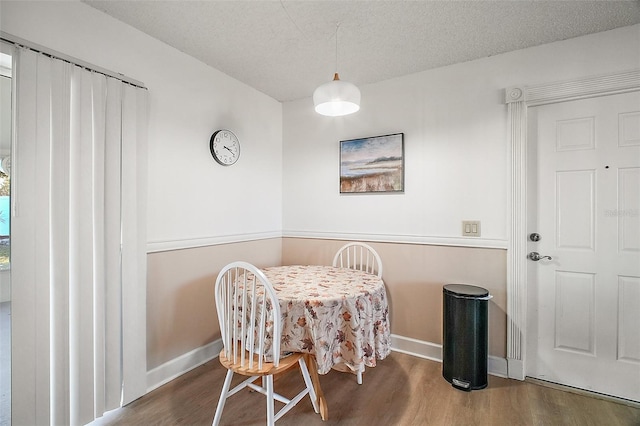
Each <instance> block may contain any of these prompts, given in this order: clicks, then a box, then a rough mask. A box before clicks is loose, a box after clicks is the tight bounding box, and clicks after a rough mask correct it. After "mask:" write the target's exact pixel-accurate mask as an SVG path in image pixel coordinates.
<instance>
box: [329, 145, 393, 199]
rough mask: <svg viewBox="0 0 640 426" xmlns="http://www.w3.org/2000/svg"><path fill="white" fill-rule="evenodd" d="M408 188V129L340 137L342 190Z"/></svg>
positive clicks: (361, 190)
mask: <svg viewBox="0 0 640 426" xmlns="http://www.w3.org/2000/svg"><path fill="white" fill-rule="evenodd" d="M375 192H404V133H395V134H392V135H385V136H373V137H369V138H362V139H351V140H347V141H340V193H341V194H352V193H375Z"/></svg>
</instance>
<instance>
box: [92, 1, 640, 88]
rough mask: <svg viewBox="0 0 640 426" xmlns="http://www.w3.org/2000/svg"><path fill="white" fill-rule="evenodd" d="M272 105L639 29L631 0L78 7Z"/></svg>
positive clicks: (639, 10) (637, 8) (638, 8)
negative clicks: (318, 91) (344, 85)
mask: <svg viewBox="0 0 640 426" xmlns="http://www.w3.org/2000/svg"><path fill="white" fill-rule="evenodd" d="M82 1H84V2H85V3H87V4H88V5H90V6H92V7H95V8H96V9H99V10H102V11H104V12H106V13H107V14H109V15H111V16H113V17H115V18H117V19H119V20H121V21H123V22H126V23H127V24H129V25H132V26H133V27H136V28H138V29H139V30H141V31H143V32H145V33H147V34H149V35H151V36H153V37H155V38H157V39H159V40H162V41H163V42H165V43H167V44H169V45H171V46H173V47H175V48H176V49H179V50H181V51H182V52H185V53H187V54H189V55H191V56H193V57H195V58H197V59H199V60H201V61H202V62H204V63H207V64H209V65H211V66H212V67H214V68H216V69H218V70H220V71H222V72H224V73H226V74H228V75H230V76H232V77H234V78H236V79H238V80H240V81H242V82H244V83H246V84H248V85H249V86H252V87H254V88H255V89H257V90H259V91H261V92H263V93H266V94H267V95H269V96H271V97H273V98H275V99H277V100H279V101H289V100H295V99H300V98H304V97H308V96H311V94H312V93H313V90H314V89H315V88H316V87H317V86H318V85H320V84H322V83H325V82H327V81H329V80H331V79H332V77H333V73H334V71H335V69H336V38H335V33H336V25H337V24H338V23H339V24H340V29H339V32H338V55H337V69H338V71H339V73H340V77H341V79H342V80H346V81H350V82H352V83H355V84H356V85H363V84H367V83H375V82H378V81H382V80H387V79H390V78H394V77H399V76H403V75H407V74H411V73H415V72H419V71H424V70H427V69H431V68H436V67H442V66H445V65H450V64H454V63H459V62H464V61H469V60H473V59H477V58H482V57H486V56H491V55H496V54H499V53H504V52H509V51H513V50H517V49H522V48H525V47H530V46H536V45H540V44H544V43H550V42H553V41H557V40H564V39H568V38H572V37H578V36H582V35H585V34H590V33H596V32H600V31H606V30H610V29H613V28H618V27H623V26H627V25H633V24H636V23H639V22H640V2H638V1H607V0H600V1H584V0H571V1H546V0H537V1H529V0H511V1H477V0H476V1H399V0H396V1H346V0H343V1H284V0H282V1H265V0H263V1H258V0H254V1H237V0H236V1H213V0H208V1H194V0H190V1H177V0H173V1H163V0H153V1H149V0H117V1H108V0H82Z"/></svg>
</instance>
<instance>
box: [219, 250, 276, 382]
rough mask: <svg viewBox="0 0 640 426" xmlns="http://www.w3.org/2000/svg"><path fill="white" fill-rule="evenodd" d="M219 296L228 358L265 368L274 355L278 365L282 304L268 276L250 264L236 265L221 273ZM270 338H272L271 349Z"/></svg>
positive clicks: (220, 318) (245, 365) (225, 350)
mask: <svg viewBox="0 0 640 426" xmlns="http://www.w3.org/2000/svg"><path fill="white" fill-rule="evenodd" d="M215 297H216V308H217V311H218V322H219V323H220V332H221V334H222V342H223V346H224V353H225V354H226V356H227V358H228V359H230V360H233V363H234V364H238V363H239V364H240V365H241V366H242V367H246V368H249V369H254V368H256V367H257V368H259V369H261V368H262V367H263V362H264V358H265V356H269V355H270V356H271V357H272V362H273V363H274V364H275V365H276V366H277V365H278V363H279V360H280V338H281V334H282V330H281V328H280V315H281V313H280V304H279V303H278V299H277V296H276V293H275V290H274V289H273V286H272V285H271V283H270V282H269V280H268V279H267V278H266V277H265V276H264V273H263V272H262V271H261V270H260V269H258V268H256V267H255V266H253V265H251V264H250V263H247V262H233V263H231V264H229V265H227V266H225V268H224V269H223V270H222V271H221V272H220V274H218V278H217V280H216V286H215ZM272 327H273V330H271V328H272ZM269 332H270V333H271V336H269V335H268V334H269ZM268 337H271V338H272V342H271V346H270V347H269V346H268V345H267V338H268ZM267 351H269V353H268V354H267V353H266V352H267Z"/></svg>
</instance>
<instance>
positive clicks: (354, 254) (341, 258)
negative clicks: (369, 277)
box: [333, 243, 382, 277]
mask: <svg viewBox="0 0 640 426" xmlns="http://www.w3.org/2000/svg"><path fill="white" fill-rule="evenodd" d="M333 266H335V267H340V268H349V269H357V270H360V271H364V272H368V273H370V274H374V275H377V276H378V277H382V260H381V259H380V256H379V255H378V253H377V252H376V251H375V250H374V249H373V247H371V246H370V245H368V244H365V243H348V244H346V245H344V246H343V247H342V248H340V250H338V252H337V253H336V255H335V257H334V258H333Z"/></svg>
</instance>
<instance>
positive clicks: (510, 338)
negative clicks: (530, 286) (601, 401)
mask: <svg viewBox="0 0 640 426" xmlns="http://www.w3.org/2000/svg"><path fill="white" fill-rule="evenodd" d="M638 90H640V69H634V70H630V71H626V72H621V73H613V74H605V75H598V76H590V77H584V78H579V79H573V80H568V81H561V82H555V83H547V84H541V85H535V86H514V87H509V88H507V89H505V103H506V104H507V113H508V118H507V121H508V124H509V176H510V185H509V202H508V205H509V206H510V212H509V215H508V218H509V229H508V248H507V376H508V377H509V378H513V379H518V380H524V378H525V376H526V373H527V368H526V343H527V323H528V322H527V321H528V314H527V262H528V259H527V235H526V232H527V215H528V212H529V211H530V210H531V209H534V208H537V206H531V205H528V204H527V196H528V195H529V194H527V178H528V170H527V168H528V164H527V161H528V159H527V148H528V147H527V129H528V122H527V109H528V108H529V107H533V106H539V105H546V104H552V103H558V102H566V101H572V100H577V99H587V98H593V97H598V96H606V95H613V94H619V93H627V92H633V91H638ZM534 142H535V141H532V143H534Z"/></svg>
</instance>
